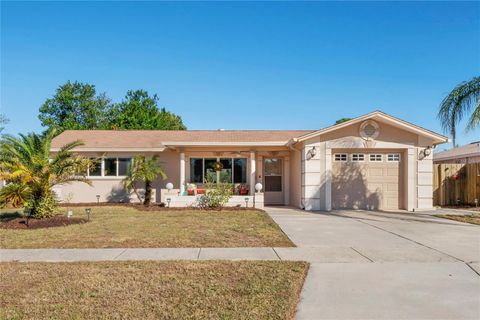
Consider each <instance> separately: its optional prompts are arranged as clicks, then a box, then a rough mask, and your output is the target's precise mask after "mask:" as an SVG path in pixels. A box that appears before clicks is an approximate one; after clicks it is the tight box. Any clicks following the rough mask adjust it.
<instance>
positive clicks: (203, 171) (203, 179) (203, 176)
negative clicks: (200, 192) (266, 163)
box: [188, 157, 249, 185]
mask: <svg viewBox="0 0 480 320" xmlns="http://www.w3.org/2000/svg"><path fill="white" fill-rule="evenodd" d="M191 159H202V181H205V159H216V161H217V162H218V161H220V159H231V160H232V181H231V182H230V184H232V185H235V184H248V183H249V182H248V180H249V179H248V158H244V157H241V158H236V157H189V158H188V166H189V170H191V168H190V163H191ZM235 159H246V160H247V163H246V167H245V168H246V170H247V177H246V178H247V179H246V182H234V180H235ZM219 176H220V173H217V183H218V178H219ZM191 178H192V173H191V172H190V171H189V177H188V180H189V182H188V183H194V184H205V182H191V181H190V180H191Z"/></svg>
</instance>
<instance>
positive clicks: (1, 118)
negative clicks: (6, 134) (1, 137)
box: [0, 114, 8, 133]
mask: <svg viewBox="0 0 480 320" xmlns="http://www.w3.org/2000/svg"><path fill="white" fill-rule="evenodd" d="M7 123H8V118H7V117H6V116H5V115H3V114H0V133H2V131H3V129H5V125H6V124H7Z"/></svg>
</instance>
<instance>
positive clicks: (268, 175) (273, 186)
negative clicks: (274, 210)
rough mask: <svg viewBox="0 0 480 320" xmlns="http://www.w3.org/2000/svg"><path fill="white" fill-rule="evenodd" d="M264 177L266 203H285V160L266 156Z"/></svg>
mask: <svg viewBox="0 0 480 320" xmlns="http://www.w3.org/2000/svg"><path fill="white" fill-rule="evenodd" d="M263 178H264V186H265V187H264V197H265V198H264V201H265V204H267V205H268V204H272V205H274V204H277V205H278V204H284V199H283V189H284V187H283V161H282V159H281V158H264V161H263Z"/></svg>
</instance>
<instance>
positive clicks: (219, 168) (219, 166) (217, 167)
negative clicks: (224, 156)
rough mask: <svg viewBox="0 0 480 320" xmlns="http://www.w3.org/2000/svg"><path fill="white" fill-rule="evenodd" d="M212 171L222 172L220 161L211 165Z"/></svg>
mask: <svg viewBox="0 0 480 320" xmlns="http://www.w3.org/2000/svg"><path fill="white" fill-rule="evenodd" d="M213 170H215V171H222V170H223V164H222V163H221V162H220V161H217V162H215V163H214V164H213Z"/></svg>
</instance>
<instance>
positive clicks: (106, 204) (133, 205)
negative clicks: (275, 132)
mask: <svg viewBox="0 0 480 320" xmlns="http://www.w3.org/2000/svg"><path fill="white" fill-rule="evenodd" d="M59 206H61V207H65V208H68V207H72V208H73V207H92V208H94V207H128V208H134V209H137V210H140V211H193V210H199V211H221V210H228V211H245V210H249V211H251V210H255V211H261V212H264V210H262V209H257V208H252V207H249V208H245V207H223V208H215V209H213V208H212V209H203V208H199V207H171V208H168V207H166V206H165V204H163V203H152V204H150V205H149V206H145V205H143V204H141V203H120V202H100V203H96V202H90V203H69V204H66V203H62V204H60V205H59Z"/></svg>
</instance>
